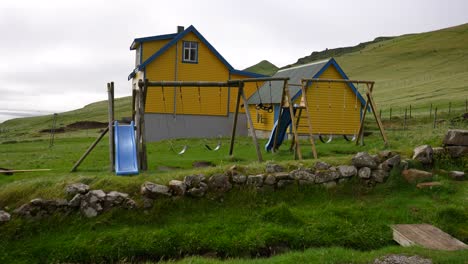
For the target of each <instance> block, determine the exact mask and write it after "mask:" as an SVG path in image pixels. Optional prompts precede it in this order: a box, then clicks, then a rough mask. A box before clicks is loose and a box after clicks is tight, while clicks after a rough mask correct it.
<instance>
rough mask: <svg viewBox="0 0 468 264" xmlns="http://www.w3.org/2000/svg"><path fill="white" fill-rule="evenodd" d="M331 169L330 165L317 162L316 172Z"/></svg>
mask: <svg viewBox="0 0 468 264" xmlns="http://www.w3.org/2000/svg"><path fill="white" fill-rule="evenodd" d="M330 167H331V165H330V164H328V163H326V162H322V161H317V162H316V163H315V165H314V168H315V169H316V170H328V169H329V168H330Z"/></svg>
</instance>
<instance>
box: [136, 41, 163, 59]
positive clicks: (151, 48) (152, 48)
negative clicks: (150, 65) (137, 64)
mask: <svg viewBox="0 0 468 264" xmlns="http://www.w3.org/2000/svg"><path fill="white" fill-rule="evenodd" d="M169 41H170V39H165V40H155V41H148V42H143V43H141V44H140V45H142V46H143V54H142V62H145V61H146V60H147V59H148V58H149V57H150V56H151V55H153V54H154V53H156V51H158V50H160V49H161V48H162V47H163V46H164V45H166V44H167V43H168V42H169Z"/></svg>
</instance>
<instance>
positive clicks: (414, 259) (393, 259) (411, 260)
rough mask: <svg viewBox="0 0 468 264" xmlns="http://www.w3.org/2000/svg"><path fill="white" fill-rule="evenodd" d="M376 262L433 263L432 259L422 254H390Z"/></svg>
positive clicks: (394, 263) (398, 263)
mask: <svg viewBox="0 0 468 264" xmlns="http://www.w3.org/2000/svg"><path fill="white" fill-rule="evenodd" d="M374 264H432V260H430V259H425V258H422V257H420V256H411V257H408V256H405V255H388V256H385V257H383V258H380V259H376V260H375V261H374Z"/></svg>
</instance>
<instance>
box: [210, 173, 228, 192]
mask: <svg viewBox="0 0 468 264" xmlns="http://www.w3.org/2000/svg"><path fill="white" fill-rule="evenodd" d="M208 186H209V187H210V189H212V190H213V191H215V192H218V193H224V192H228V191H229V190H231V189H232V184H231V183H230V182H229V176H227V175H225V174H217V175H213V176H211V177H210V179H209V180H208Z"/></svg>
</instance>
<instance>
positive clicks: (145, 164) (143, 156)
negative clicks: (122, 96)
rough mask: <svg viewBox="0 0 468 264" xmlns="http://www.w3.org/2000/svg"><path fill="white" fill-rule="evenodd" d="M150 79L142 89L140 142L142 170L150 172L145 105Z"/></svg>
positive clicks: (146, 80)
mask: <svg viewBox="0 0 468 264" xmlns="http://www.w3.org/2000/svg"><path fill="white" fill-rule="evenodd" d="M147 84H148V79H145V83H144V85H143V86H141V87H140V89H141V91H140V124H139V126H140V133H141V134H140V140H141V150H140V159H141V161H140V164H141V170H142V171H146V170H148V158H147V154H146V135H145V105H146V102H145V101H146V91H147V87H148V85H147Z"/></svg>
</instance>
